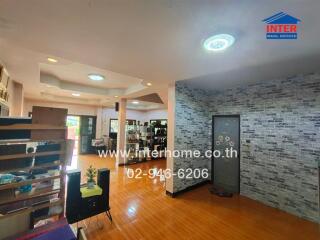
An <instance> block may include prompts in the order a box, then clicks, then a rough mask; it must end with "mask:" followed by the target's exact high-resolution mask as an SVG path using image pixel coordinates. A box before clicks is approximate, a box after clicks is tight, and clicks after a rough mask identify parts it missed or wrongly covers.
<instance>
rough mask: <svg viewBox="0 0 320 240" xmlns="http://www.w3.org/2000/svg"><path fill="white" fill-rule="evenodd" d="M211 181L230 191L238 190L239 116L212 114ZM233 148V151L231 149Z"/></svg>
mask: <svg viewBox="0 0 320 240" xmlns="http://www.w3.org/2000/svg"><path fill="white" fill-rule="evenodd" d="M212 120H213V144H212V146H213V150H214V151H215V150H218V151H219V152H220V153H221V155H220V156H218V155H215V156H216V157H213V166H212V167H213V173H212V174H213V183H214V186H215V187H217V188H222V189H224V190H225V191H227V192H230V193H239V192H240V182H239V181H240V180H239V174H240V151H239V150H240V149H239V141H240V139H239V138H240V136H239V135H240V134H239V133H240V117H239V116H213V119H212ZM232 150H235V151H236V152H235V151H232Z"/></svg>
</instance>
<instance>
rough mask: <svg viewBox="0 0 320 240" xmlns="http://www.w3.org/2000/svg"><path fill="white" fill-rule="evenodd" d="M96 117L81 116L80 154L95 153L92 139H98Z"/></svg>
mask: <svg viewBox="0 0 320 240" xmlns="http://www.w3.org/2000/svg"><path fill="white" fill-rule="evenodd" d="M96 121H97V117H96V116H80V154H86V153H93V152H94V148H93V147H92V145H91V143H92V139H95V138H96Z"/></svg>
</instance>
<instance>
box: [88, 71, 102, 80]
mask: <svg viewBox="0 0 320 240" xmlns="http://www.w3.org/2000/svg"><path fill="white" fill-rule="evenodd" d="M88 78H90V79H91V80H92V81H102V80H104V76H102V75H100V74H95V73H92V74H89V75H88Z"/></svg>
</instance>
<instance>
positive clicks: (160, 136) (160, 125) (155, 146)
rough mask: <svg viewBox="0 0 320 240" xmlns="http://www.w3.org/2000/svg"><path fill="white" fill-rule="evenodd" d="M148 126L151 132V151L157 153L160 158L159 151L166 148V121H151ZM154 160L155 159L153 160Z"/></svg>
mask: <svg viewBox="0 0 320 240" xmlns="http://www.w3.org/2000/svg"><path fill="white" fill-rule="evenodd" d="M150 126H151V128H152V131H153V142H152V147H151V150H152V151H158V157H157V158H161V157H162V155H161V154H160V153H161V151H165V150H166V148H167V120H166V119H153V120H150ZM154 159H156V158H154Z"/></svg>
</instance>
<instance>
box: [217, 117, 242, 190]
mask: <svg viewBox="0 0 320 240" xmlns="http://www.w3.org/2000/svg"><path fill="white" fill-rule="evenodd" d="M215 117H236V118H238V119H239V133H238V137H239V151H238V158H239V179H238V182H239V194H240V192H241V188H240V187H241V184H240V168H241V166H240V164H241V161H240V160H241V155H240V154H241V135H240V132H241V129H240V127H241V117H240V114H227V115H220V114H216V115H212V125H211V135H212V137H211V150H212V153H213V151H214V142H215V139H214V118H215ZM214 160H215V157H214V156H213V154H212V156H211V182H212V183H213V184H214Z"/></svg>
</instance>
